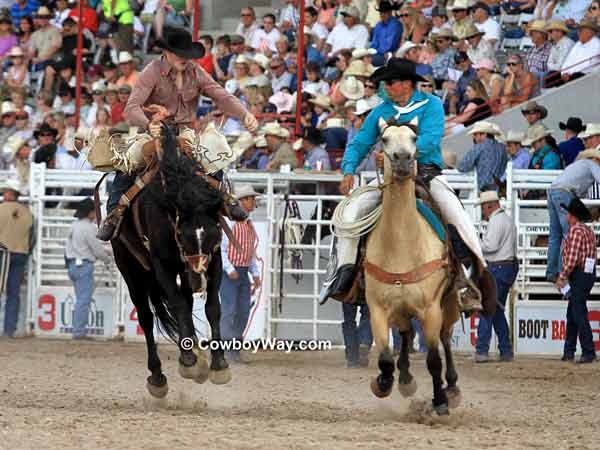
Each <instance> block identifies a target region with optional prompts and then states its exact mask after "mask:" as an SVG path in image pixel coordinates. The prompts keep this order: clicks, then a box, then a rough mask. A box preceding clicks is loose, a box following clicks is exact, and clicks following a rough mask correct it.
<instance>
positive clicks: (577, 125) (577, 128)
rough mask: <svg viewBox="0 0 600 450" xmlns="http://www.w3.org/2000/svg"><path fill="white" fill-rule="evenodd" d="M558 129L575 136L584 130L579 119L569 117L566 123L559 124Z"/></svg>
mask: <svg viewBox="0 0 600 450" xmlns="http://www.w3.org/2000/svg"><path fill="white" fill-rule="evenodd" d="M558 127H559V128H560V129H561V130H563V131H564V130H571V131H573V132H574V133H576V134H579V133H581V132H582V131H583V130H584V129H585V127H584V126H583V122H582V121H581V119H580V118H579V117H569V118H568V119H567V123H564V122H559V124H558Z"/></svg>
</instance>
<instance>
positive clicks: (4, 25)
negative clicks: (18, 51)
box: [0, 16, 17, 62]
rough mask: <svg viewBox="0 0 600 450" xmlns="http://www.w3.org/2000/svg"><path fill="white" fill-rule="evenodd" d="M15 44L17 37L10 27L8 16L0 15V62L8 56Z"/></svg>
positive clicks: (10, 22)
mask: <svg viewBox="0 0 600 450" xmlns="http://www.w3.org/2000/svg"><path fill="white" fill-rule="evenodd" d="M16 45H17V37H16V36H15V33H14V32H13V29H12V21H11V20H10V17H7V16H0V62H5V61H6V58H7V57H10V55H9V52H10V50H11V49H12V48H13V47H15V46H16Z"/></svg>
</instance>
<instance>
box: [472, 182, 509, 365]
mask: <svg viewBox="0 0 600 450" xmlns="http://www.w3.org/2000/svg"><path fill="white" fill-rule="evenodd" d="M480 204H481V210H482V213H483V216H484V218H485V219H486V220H487V221H488V225H487V228H486V230H485V232H484V233H483V236H482V239H481V250H483V256H485V259H486V261H487V263H488V270H489V271H490V272H491V274H492V276H493V277H494V280H495V281H496V289H497V291H496V292H497V299H496V305H497V309H496V312H495V313H494V315H493V316H492V317H491V318H488V317H486V316H484V315H481V314H480V315H479V326H478V327H477V344H476V346H475V351H476V353H475V362H479V363H480V362H487V361H488V360H489V356H488V351H489V349H490V339H491V338H492V326H493V327H494V331H495V332H496V335H497V336H498V348H499V350H500V357H499V360H500V361H505V362H508V361H512V359H513V352H512V347H511V345H510V331H509V328H508V323H507V321H506V316H505V314H504V310H505V307H506V298H507V296H508V294H509V293H510V290H511V288H512V285H513V284H514V282H515V279H516V278H517V273H518V272H519V264H518V262H517V257H516V256H517V253H516V249H517V227H516V225H515V223H514V221H513V219H512V218H511V217H510V216H509V215H508V214H506V212H505V211H504V209H502V207H501V206H500V199H499V198H498V193H497V192H496V191H487V192H482V193H481V197H480Z"/></svg>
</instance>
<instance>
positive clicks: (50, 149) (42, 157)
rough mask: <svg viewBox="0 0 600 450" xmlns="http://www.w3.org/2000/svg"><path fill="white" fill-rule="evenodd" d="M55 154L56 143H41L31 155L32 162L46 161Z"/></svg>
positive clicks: (51, 158)
mask: <svg viewBox="0 0 600 450" xmlns="http://www.w3.org/2000/svg"><path fill="white" fill-rule="evenodd" d="M55 156H56V144H48V145H42V146H41V147H40V148H38V149H37V150H36V152H35V154H34V155H33V162H34V163H36V164H41V163H46V164H48V163H49V162H50V161H52V160H53V159H54V157H55Z"/></svg>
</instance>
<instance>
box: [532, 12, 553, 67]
mask: <svg viewBox="0 0 600 450" xmlns="http://www.w3.org/2000/svg"><path fill="white" fill-rule="evenodd" d="M529 33H530V35H531V41H532V42H533V47H531V48H530V49H529V51H528V52H527V56H526V60H527V70H528V71H529V72H532V73H533V74H534V75H535V76H536V77H538V79H541V77H543V76H544V75H545V74H546V72H548V59H549V58H550V50H552V43H551V42H549V41H548V32H547V31H546V22H545V21H544V20H534V21H533V22H532V23H531V25H530V26H529Z"/></svg>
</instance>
